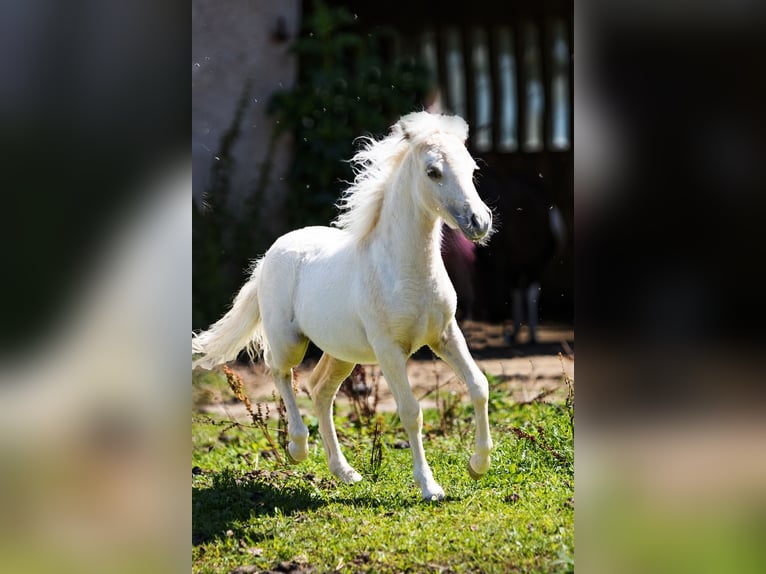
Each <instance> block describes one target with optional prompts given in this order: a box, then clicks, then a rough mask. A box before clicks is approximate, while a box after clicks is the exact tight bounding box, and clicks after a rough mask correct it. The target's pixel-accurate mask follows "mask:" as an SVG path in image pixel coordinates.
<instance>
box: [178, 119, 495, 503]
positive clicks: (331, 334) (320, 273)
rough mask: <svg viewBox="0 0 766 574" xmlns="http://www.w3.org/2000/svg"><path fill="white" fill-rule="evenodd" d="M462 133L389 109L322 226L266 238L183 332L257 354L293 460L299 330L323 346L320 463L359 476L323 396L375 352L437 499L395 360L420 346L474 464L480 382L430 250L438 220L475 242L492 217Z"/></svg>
mask: <svg viewBox="0 0 766 574" xmlns="http://www.w3.org/2000/svg"><path fill="white" fill-rule="evenodd" d="M467 135H468V126H467V124H466V123H465V122H464V121H463V120H462V119H461V118H459V117H456V116H443V115H434V114H429V113H427V112H417V113H412V114H409V115H406V116H404V117H402V118H401V119H400V120H399V121H398V122H397V123H396V124H395V125H394V126H393V127H392V130H391V133H390V134H389V135H388V136H387V137H385V138H383V139H381V140H379V141H376V140H373V139H370V138H367V139H365V140H364V142H365V143H364V145H363V147H362V149H361V150H360V151H359V152H358V153H357V154H356V155H355V156H354V158H353V160H352V161H353V163H354V165H355V167H356V178H355V181H354V183H353V184H352V185H351V187H350V188H349V189H348V190H347V191H346V193H345V194H344V196H343V198H342V199H341V201H340V204H339V207H340V209H341V214H340V216H339V217H338V219H337V220H336V221H335V222H334V225H335V227H336V228H330V227H307V228H304V229H299V230H297V231H293V232H290V233H287V234H286V235H283V236H282V237H280V238H279V239H277V241H276V242H275V243H274V244H273V245H272V247H271V248H270V249H269V250H268V252H267V253H266V254H265V255H264V257H263V258H262V259H261V260H260V261H258V263H257V264H256V266H255V267H254V270H253V272H252V275H251V277H250V279H249V280H248V282H247V283H245V285H244V286H243V287H242V289H241V290H240V292H239V294H238V295H237V297H236V298H235V300H234V303H233V305H232V308H231V310H230V311H229V312H228V313H226V315H224V317H223V318H221V319H220V320H219V321H218V322H217V323H215V324H214V325H212V326H211V327H210V329H209V330H207V331H204V332H202V333H199V334H197V335H195V336H194V337H193V339H192V351H193V352H194V353H202V354H203V355H204V356H202V357H200V358H197V359H195V361H194V363H193V364H194V365H200V366H203V367H206V368H212V367H213V366H214V365H217V364H220V363H223V362H226V361H229V360H232V359H234V358H235V357H236V356H237V354H238V353H239V351H240V350H241V349H243V348H247V349H248V351H249V352H250V353H251V355H253V354H257V353H262V354H263V359H264V361H265V363H266V366H267V367H268V368H269V369H270V370H271V372H272V373H273V375H274V380H275V382H276V385H277V388H278V390H279V393H280V395H281V396H282V398H283V399H284V401H285V405H286V407H287V417H288V430H289V438H290V442H289V446H288V452H289V455H290V457H291V458H292V459H293V460H294V461H301V460H303V459H304V458H305V457H306V456H307V454H308V430H307V428H306V426H305V424H304V423H303V421H302V419H301V415H300V412H299V410H298V406H297V404H296V400H295V394H294V392H293V385H292V369H293V367H295V366H296V365H298V364H299V363H300V362H301V361H302V360H303V356H304V354H305V352H306V347H307V345H308V342H309V341H312V342H313V343H314V344H315V345H316V346H317V347H319V348H320V349H321V350H322V351H323V352H324V354H323V355H322V358H321V359H320V361H319V363H318V364H317V366H316V369H315V370H314V371H313V372H312V374H311V377H310V379H309V388H310V392H311V396H312V399H313V401H314V403H315V407H316V411H317V414H318V418H319V432H320V434H321V436H322V441H323V443H324V448H325V452H326V455H327V460H328V464H329V468H330V471H331V472H332V473H333V474H334V475H335V476H337V477H338V478H339V479H340V480H342V481H344V482H347V483H351V482H357V481H359V480H361V479H362V476H361V475H360V474H359V473H358V472H357V471H356V470H354V469H353V468H352V467H351V466H350V465H349V463H348V461H347V460H346V458H345V456H343V453H342V452H341V449H340V445H339V444H338V438H337V435H336V432H335V427H334V425H333V417H332V408H333V401H334V399H335V395H336V393H337V390H338V387H339V386H340V384H341V382H342V381H343V380H344V379H345V378H346V377H347V376H348V375H349V374H350V373H351V370H352V369H353V367H354V365H355V364H357V363H360V364H370V363H379V364H380V366H381V369H382V371H383V375H384V377H385V379H386V381H387V383H388V385H389V388H390V389H391V392H392V394H393V396H394V398H395V399H396V404H397V409H398V413H399V418H400V419H401V422H402V425H403V426H404V428H405V430H406V431H407V435H408V437H409V441H410V448H411V450H412V460H413V466H414V475H415V479H416V480H417V481H418V483H419V484H420V488H421V492H422V495H423V498H424V499H426V500H440V499H442V498H443V497H444V491H443V490H442V488H441V486H439V484H438V483H437V482H436V481H435V480H434V477H433V475H432V473H431V469H430V467H429V466H428V462H427V461H426V457H425V452H424V450H423V441H422V436H421V429H422V424H423V417H422V412H421V409H420V405H419V403H418V401H417V399H416V398H415V395H414V394H413V392H412V389H411V388H410V385H409V382H408V380H407V374H406V362H407V359H408V358H409V357H410V356H411V355H412V354H413V353H414V352H415V351H416V350H418V349H419V348H420V347H422V346H424V345H428V346H429V347H430V348H431V349H433V351H434V352H435V353H436V354H437V355H438V356H439V357H441V358H442V359H443V360H444V361H445V362H447V364H448V365H449V366H450V367H451V368H452V369H453V370H454V371H455V373H456V374H457V376H458V377H459V378H460V379H461V380H462V381H464V382H465V384H466V385H467V386H468V390H469V393H470V397H471V401H472V403H473V406H474V409H475V417H476V443H475V451H474V453H473V455H472V456H471V458H470V460H469V463H468V471H469V473H470V475H471V477H473V478H474V479H478V478H479V477H481V476H482V475H483V474H484V473H486V472H487V470H488V468H489V465H490V451H491V449H492V439H491V438H490V432H489V423H488V418H487V398H488V387H487V379H486V377H485V376H484V374H483V373H482V372H481V370H480V369H479V368H478V367H477V365H476V363H475V362H474V360H473V359H472V358H471V356H470V354H469V352H468V347H467V345H466V343H465V339H464V338H463V335H462V333H461V332H460V330H459V328H458V325H457V322H456V321H455V308H456V295H455V290H454V288H453V287H452V284H451V283H450V280H449V277H448V276H447V272H446V270H445V268H444V264H443V262H442V258H441V251H440V244H441V228H442V222H443V221H444V222H446V224H447V225H449V226H450V227H452V228H454V229H459V230H460V231H461V232H462V233H463V234H464V235H465V236H466V237H467V238H468V239H470V240H472V241H476V242H482V241H485V240H486V239H487V238H488V236H489V233H490V231H491V228H492V214H491V212H490V210H489V208H487V206H486V205H485V204H484V203H483V202H482V201H481V199H480V198H479V195H478V193H477V192H476V188H475V187H474V184H473V173H474V171H475V170H476V169H477V166H476V163H475V162H474V160H473V158H472V157H471V155H470V154H469V153H468V151H467V149H466V148H465V140H466V137H467Z"/></svg>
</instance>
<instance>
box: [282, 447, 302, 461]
mask: <svg viewBox="0 0 766 574" xmlns="http://www.w3.org/2000/svg"><path fill="white" fill-rule="evenodd" d="M285 455H286V456H287V462H288V463H289V464H298V463H300V461H299V460H295V459H294V458H293V455H291V454H290V449H289V448H288V449H287V450H286V451H285Z"/></svg>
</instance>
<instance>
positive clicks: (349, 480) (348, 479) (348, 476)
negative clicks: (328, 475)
mask: <svg viewBox="0 0 766 574" xmlns="http://www.w3.org/2000/svg"><path fill="white" fill-rule="evenodd" d="M333 474H334V475H335V476H336V477H337V478H338V480H340V481H341V482H342V483H344V484H356V483H357V482H360V481H361V480H362V475H361V474H359V473H358V472H357V471H355V470H354V469H353V468H350V467H349V468H347V469H343V470H340V471H338V472H333Z"/></svg>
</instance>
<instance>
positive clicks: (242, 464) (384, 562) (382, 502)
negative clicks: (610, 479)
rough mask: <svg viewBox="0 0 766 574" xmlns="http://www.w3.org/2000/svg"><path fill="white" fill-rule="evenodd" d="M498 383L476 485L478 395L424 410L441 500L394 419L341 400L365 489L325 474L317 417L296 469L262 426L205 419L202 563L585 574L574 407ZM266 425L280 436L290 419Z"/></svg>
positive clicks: (196, 472)
mask: <svg viewBox="0 0 766 574" xmlns="http://www.w3.org/2000/svg"><path fill="white" fill-rule="evenodd" d="M490 383H491V385H492V387H493V391H492V395H491V403H490V420H491V424H492V426H491V428H492V432H493V439H494V441H495V450H494V451H493V457H492V468H491V469H490V471H489V472H488V473H487V474H486V475H485V476H484V477H483V478H482V479H481V480H480V481H478V482H475V481H473V480H471V478H470V477H469V476H468V472H467V470H466V469H467V461H468V458H469V456H470V454H471V452H472V442H473V425H472V424H471V423H472V421H471V408H470V403H468V401H463V402H462V403H460V404H458V405H457V406H454V405H453V407H452V408H449V409H447V408H445V409H440V410H439V411H437V410H436V409H432V410H427V411H425V413H424V416H425V421H424V442H425V447H426V455H427V457H428V461H429V463H430V464H431V468H432V469H433V472H434V476H435V478H436V480H437V481H438V482H439V483H440V484H441V485H442V487H444V490H445V492H446V499H445V500H444V501H442V502H439V503H433V502H431V503H429V502H421V500H420V490H419V488H418V487H417V486H416V484H415V481H414V479H413V477H412V459H411V456H410V451H409V449H408V448H407V444H406V442H405V440H406V435H405V434H404V431H403V430H402V429H401V425H400V424H399V421H398V418H397V416H396V415H395V414H390V413H374V414H372V415H371V416H370V417H364V416H363V417H357V416H355V414H354V410H353V409H351V408H350V407H349V406H348V405H345V404H344V405H340V406H339V407H338V409H336V411H340V412H336V425H337V428H338V434H339V437H340V439H341V442H342V443H343V446H344V452H345V453H346V456H347V458H348V459H349V462H350V463H351V465H352V466H354V467H355V468H356V469H357V470H359V472H361V473H362V474H363V475H364V477H365V479H364V480H363V481H362V482H361V483H358V484H355V485H345V484H342V483H340V482H339V481H337V480H336V479H335V478H334V477H333V476H332V475H331V474H330V472H329V471H328V470H327V464H326V461H325V457H324V452H323V449H322V446H321V440H320V438H319V436H318V433H317V428H316V421H315V420H314V419H312V417H305V420H306V423H307V425H308V426H309V428H310V431H311V436H310V439H309V441H310V446H311V452H310V455H309V457H308V459H307V460H306V461H304V462H302V463H301V464H300V465H296V466H289V465H285V464H284V463H282V462H281V460H280V458H278V457H277V456H275V455H274V454H273V450H272V449H271V446H270V443H269V441H268V440H267V439H266V436H265V433H264V431H263V429H262V428H257V427H255V426H253V425H250V424H249V423H248V424H247V425H238V426H232V425H231V424H230V423H227V422H226V421H221V420H217V419H215V418H211V417H207V416H200V415H195V416H194V417H193V422H192V445H193V456H192V459H193V460H192V466H193V472H192V496H193V526H192V543H193V549H192V560H193V571H194V572H198V573H203V572H211V573H212V572H216V573H219V572H232V571H235V572H263V571H281V572H288V571H292V572H304V573H307V572H316V573H321V572H334V571H338V572H503V573H505V572H573V571H574V500H573V497H574V462H573V456H574V448H573V426H572V418H571V415H572V412H573V411H572V407H571V405H570V404H568V403H567V404H562V403H547V402H542V401H536V402H532V403H530V404H524V405H518V404H512V403H511V402H510V401H508V400H507V399H506V398H505V397H506V394H505V393H504V392H503V391H502V390H501V388H500V387H501V385H500V384H499V383H498V381H493V380H491V381H490ZM360 418H361V420H360ZM268 425H269V427H268V432H269V434H270V435H271V437H272V441H273V442H275V443H276V442H278V436H279V430H278V421H276V420H271V421H269V422H268ZM376 427H377V429H378V430H379V432H376V430H375V429H376ZM373 453H377V455H378V456H377V458H376V457H374V456H373ZM281 458H284V457H283V456H282V457H281Z"/></svg>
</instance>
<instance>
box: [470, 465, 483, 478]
mask: <svg viewBox="0 0 766 574" xmlns="http://www.w3.org/2000/svg"><path fill="white" fill-rule="evenodd" d="M468 474H469V476H470V477H471V478H472V479H474V480H479V479H480V478H481V477H482V476H484V474H485V473H481V474H479V473H478V472H476V471H475V470H474V469H473V467H472V466H471V463H470V462H469V463H468Z"/></svg>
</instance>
